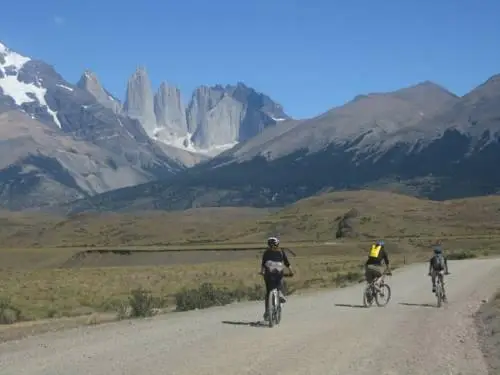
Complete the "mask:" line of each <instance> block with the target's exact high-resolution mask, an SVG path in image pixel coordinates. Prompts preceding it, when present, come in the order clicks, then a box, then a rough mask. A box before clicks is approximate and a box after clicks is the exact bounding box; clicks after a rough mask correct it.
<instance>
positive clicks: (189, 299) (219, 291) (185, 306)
mask: <svg viewBox="0 0 500 375" xmlns="http://www.w3.org/2000/svg"><path fill="white" fill-rule="evenodd" d="M263 296H264V288H263V287H262V286H261V285H254V286H253V287H245V286H243V285H240V286H239V287H238V288H236V289H234V290H230V289H228V288H217V287H215V286H214V285H212V284H211V283H204V284H202V285H200V287H198V288H193V289H184V290H181V291H180V292H178V293H177V294H176V295H175V302H176V310H177V311H188V310H194V309H206V308H208V307H212V306H223V305H227V304H229V303H231V302H235V301H242V300H259V299H262V298H263Z"/></svg>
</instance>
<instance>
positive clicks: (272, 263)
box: [261, 237, 293, 320]
mask: <svg viewBox="0 0 500 375" xmlns="http://www.w3.org/2000/svg"><path fill="white" fill-rule="evenodd" d="M279 244H280V241H279V239H278V238H276V237H270V238H269V239H268V240H267V249H266V251H264V254H263V255H262V262H261V274H262V275H263V276H264V282H265V284H266V297H265V299H264V302H265V310H264V320H267V319H268V314H267V309H268V300H269V294H270V292H271V290H273V289H274V288H278V291H279V296H280V300H281V303H286V298H285V295H284V293H283V269H284V267H286V268H288V270H289V271H290V273H291V274H293V270H292V267H291V265H290V262H289V260H288V257H287V256H286V254H285V252H284V251H283V250H281V249H280V248H279Z"/></svg>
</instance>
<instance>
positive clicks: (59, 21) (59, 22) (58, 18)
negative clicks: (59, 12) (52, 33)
mask: <svg viewBox="0 0 500 375" xmlns="http://www.w3.org/2000/svg"><path fill="white" fill-rule="evenodd" d="M53 21H54V23H55V24H56V25H58V26H61V25H62V24H64V22H65V19H64V18H63V17H61V16H54V18H53Z"/></svg>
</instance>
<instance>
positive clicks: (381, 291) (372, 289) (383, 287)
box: [363, 272, 391, 307]
mask: <svg viewBox="0 0 500 375" xmlns="http://www.w3.org/2000/svg"><path fill="white" fill-rule="evenodd" d="M386 275H391V273H387V272H384V273H383V274H382V276H380V277H379V278H378V279H375V280H373V281H372V282H371V283H369V284H368V285H367V286H366V288H365V289H364V291H363V305H364V306H365V307H370V306H371V305H373V302H374V301H375V303H376V304H377V306H378V307H383V306H385V305H387V304H388V303H389V300H390V299H391V287H390V286H389V285H387V284H386V283H385V276H386ZM377 284H378V285H377ZM383 298H385V302H384V300H383Z"/></svg>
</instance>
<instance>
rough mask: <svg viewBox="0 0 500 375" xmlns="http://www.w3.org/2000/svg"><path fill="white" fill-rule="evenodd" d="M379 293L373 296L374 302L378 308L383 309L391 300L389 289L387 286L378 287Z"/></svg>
mask: <svg viewBox="0 0 500 375" xmlns="http://www.w3.org/2000/svg"><path fill="white" fill-rule="evenodd" d="M379 289H380V291H379V292H377V293H376V294H375V302H376V303H377V306H378V307H384V306H385V305H387V304H388V303H389V301H390V299H391V287H390V286H389V285H387V284H382V285H380V286H379Z"/></svg>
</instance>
